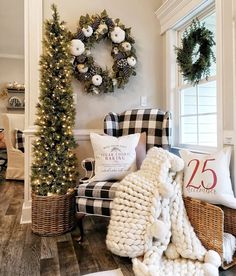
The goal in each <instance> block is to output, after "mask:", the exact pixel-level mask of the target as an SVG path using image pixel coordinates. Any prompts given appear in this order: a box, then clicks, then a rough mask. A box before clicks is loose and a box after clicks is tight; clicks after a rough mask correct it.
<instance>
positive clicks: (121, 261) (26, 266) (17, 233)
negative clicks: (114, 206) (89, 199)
mask: <svg viewBox="0 0 236 276" xmlns="http://www.w3.org/2000/svg"><path fill="white" fill-rule="evenodd" d="M22 203H23V183H22V182H16V181H8V182H6V183H4V184H0V276H15V275H22V276H37V275H43V276H54V275H55V276H66V275H68V276H74V275H76V276H78V275H84V274H87V273H92V272H96V271H104V270H111V269H116V268H118V267H119V268H121V270H122V272H123V274H124V275H125V276H133V275H134V274H133V272H132V265H131V261H130V260H129V259H128V258H120V257H118V256H115V255H113V254H111V253H110V252H109V251H108V250H107V249H106V245H105V237H106V229H107V225H108V220H107V219H105V218H90V217H86V218H85V241H84V242H83V244H82V245H80V244H78V243H77V242H76V241H75V240H74V239H73V237H75V236H78V235H79V230H78V229H75V230H74V231H73V232H72V233H67V234H65V235H62V236H59V237H47V238H46V237H39V236H37V235H34V234H32V232H31V225H30V224H23V225H22V224H20V216H21V208H22ZM220 275H221V276H223V275H224V276H233V275H236V268H235V267H234V268H233V269H231V270H228V271H225V272H223V271H221V272H220ZM173 276H174V275H173Z"/></svg>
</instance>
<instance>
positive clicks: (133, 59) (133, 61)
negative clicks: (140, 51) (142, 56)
mask: <svg viewBox="0 0 236 276" xmlns="http://www.w3.org/2000/svg"><path fill="white" fill-rule="evenodd" d="M127 62H128V64H129V65H130V66H131V67H134V66H135V64H136V58H135V57H128V58H127Z"/></svg>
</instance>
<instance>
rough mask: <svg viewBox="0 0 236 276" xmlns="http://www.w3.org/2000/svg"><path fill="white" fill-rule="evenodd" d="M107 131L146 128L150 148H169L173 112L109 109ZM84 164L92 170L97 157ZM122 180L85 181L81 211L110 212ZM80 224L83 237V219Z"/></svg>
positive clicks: (118, 132)
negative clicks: (115, 111)
mask: <svg viewBox="0 0 236 276" xmlns="http://www.w3.org/2000/svg"><path fill="white" fill-rule="evenodd" d="M104 132H105V133H106V134H108V135H111V136H116V137H119V136H122V135H128V134H134V133H142V132H146V139H147V140H146V141H147V144H146V149H147V150H148V149H150V148H151V147H153V146H156V147H162V148H165V149H169V146H170V136H171V128H170V113H169V112H164V111H161V110H160V109H154V108H153V109H135V110H128V111H125V112H123V113H121V114H117V113H113V112H111V113H109V114H107V115H106V116H105V118H104ZM82 166H83V168H84V169H85V170H87V171H90V172H91V171H92V170H93V166H94V161H92V160H91V159H87V160H84V161H83V162H82ZM118 185H119V182H109V181H105V182H96V181H94V182H89V183H82V184H80V185H79V186H78V188H77V197H76V207H77V214H83V215H98V216H106V217H109V216H110V211H111V209H112V201H113V199H114V196H115V192H116V189H117V186H118ZM83 215H82V216H80V218H81V217H83ZM79 228H80V232H81V237H80V238H79V241H82V239H83V226H82V219H80V220H79Z"/></svg>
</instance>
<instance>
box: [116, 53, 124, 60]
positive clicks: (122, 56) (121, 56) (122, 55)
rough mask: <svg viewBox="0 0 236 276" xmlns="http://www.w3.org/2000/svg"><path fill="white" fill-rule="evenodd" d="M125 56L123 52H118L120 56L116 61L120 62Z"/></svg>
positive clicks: (117, 56)
mask: <svg viewBox="0 0 236 276" xmlns="http://www.w3.org/2000/svg"><path fill="white" fill-rule="evenodd" d="M124 58H125V55H124V54H123V53H122V52H118V54H117V55H116V59H118V60H120V59H124Z"/></svg>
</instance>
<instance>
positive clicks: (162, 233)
mask: <svg viewBox="0 0 236 276" xmlns="http://www.w3.org/2000/svg"><path fill="white" fill-rule="evenodd" d="M167 233H168V227H167V225H166V224H165V223H164V222H163V221H161V220H157V221H156V222H154V223H153V224H152V225H151V227H150V234H151V235H152V236H153V237H155V238H157V239H159V240H161V241H163V240H164V239H165V237H166V234H167Z"/></svg>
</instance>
